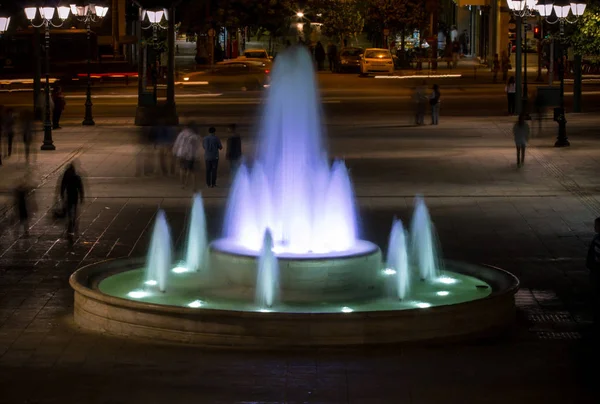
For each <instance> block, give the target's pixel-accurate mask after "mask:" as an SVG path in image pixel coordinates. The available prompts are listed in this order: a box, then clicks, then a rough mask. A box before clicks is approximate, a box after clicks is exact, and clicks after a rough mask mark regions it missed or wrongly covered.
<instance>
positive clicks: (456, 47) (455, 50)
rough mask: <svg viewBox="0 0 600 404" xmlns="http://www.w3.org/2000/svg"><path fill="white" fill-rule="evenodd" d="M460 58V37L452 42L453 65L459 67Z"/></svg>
mask: <svg viewBox="0 0 600 404" xmlns="http://www.w3.org/2000/svg"><path fill="white" fill-rule="evenodd" d="M459 58H460V42H458V39H454V41H453V42H452V67H453V68H455V69H456V68H457V67H458V59H459Z"/></svg>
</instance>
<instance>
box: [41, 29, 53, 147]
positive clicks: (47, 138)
mask: <svg viewBox="0 0 600 404" xmlns="http://www.w3.org/2000/svg"><path fill="white" fill-rule="evenodd" d="M44 25H45V28H46V33H45V39H46V114H45V118H44V143H43V144H42V147H41V149H42V150H56V147H55V146H54V142H53V141H52V121H51V117H50V22H49V21H45V22H44Z"/></svg>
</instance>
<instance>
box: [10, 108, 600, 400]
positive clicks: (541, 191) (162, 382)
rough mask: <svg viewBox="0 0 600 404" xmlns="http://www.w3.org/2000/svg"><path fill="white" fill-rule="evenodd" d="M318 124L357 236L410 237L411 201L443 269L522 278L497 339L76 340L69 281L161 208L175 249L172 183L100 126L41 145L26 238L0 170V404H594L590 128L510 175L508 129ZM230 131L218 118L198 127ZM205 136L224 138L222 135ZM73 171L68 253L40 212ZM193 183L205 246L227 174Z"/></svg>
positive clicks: (545, 142) (248, 123) (503, 125)
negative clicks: (341, 175) (347, 193)
mask: <svg viewBox="0 0 600 404" xmlns="http://www.w3.org/2000/svg"><path fill="white" fill-rule="evenodd" d="M220 108H221V109H223V110H225V109H226V108H227V106H221V107H220ZM326 111H327V104H326ZM474 114H475V113H474ZM245 116H247V119H245V120H242V125H241V126H240V132H241V135H242V138H243V143H244V149H245V151H246V152H247V153H251V151H252V148H253V139H254V135H255V130H254V127H255V120H253V119H252V117H251V113H250V112H247V113H246V115H245ZM327 118H328V121H327V122H328V125H327V130H328V137H329V139H328V143H329V148H330V155H331V156H333V157H337V158H344V159H345V160H346V162H347V165H348V166H349V168H350V170H351V175H352V178H353V180H354V186H355V191H356V196H357V201H358V203H359V206H360V210H361V216H362V223H361V224H362V229H363V234H364V237H365V238H367V239H369V240H372V241H374V242H376V243H378V244H379V245H380V246H384V245H385V242H386V239H387V235H388V231H389V228H390V225H391V220H392V217H393V216H394V215H397V216H398V217H399V218H401V219H402V220H403V221H404V222H406V223H408V222H409V220H410V217H411V212H412V202H413V197H414V195H415V194H423V195H424V196H425V198H426V201H427V203H428V205H429V207H430V210H431V215H432V217H433V220H434V221H435V224H436V228H437V231H438V233H439V237H440V241H441V244H442V247H443V254H444V256H445V257H447V258H449V259H456V260H464V261H469V262H474V263H486V264H490V265H495V266H498V267H501V268H504V269H506V270H508V271H511V272H513V273H515V274H516V275H517V276H518V277H519V278H520V280H521V282H522V283H521V290H520V291H519V292H518V294H517V296H516V301H517V307H518V316H517V319H516V322H515V325H514V327H513V328H512V329H511V330H508V331H507V333H506V334H505V335H502V336H499V337H498V338H495V339H491V340H483V341H475V342H466V343H457V344H454V343H452V344H450V343H448V344H440V345H434V346H419V345H408V346H397V347H380V348H375V349H371V348H368V349H367V348H365V349H348V350H346V349H336V350H328V349H319V350H305V351H300V352H298V351H285V352H244V351H237V350H217V351H215V350H205V349H201V348H196V347H190V346H183V345H170V344H158V343H153V342H152V341H139V340H135V339H123V338H115V337H112V336H110V335H101V334H93V333H88V332H86V331H85V330H82V329H79V328H78V327H77V326H76V325H75V324H74V323H73V320H72V306H73V301H72V299H73V292H72V290H71V289H70V287H69V285H68V277H69V275H70V274H71V273H72V272H73V271H74V270H76V269H77V268H78V267H81V266H83V265H86V264H89V263H94V262H98V261H102V260H105V259H110V258H119V257H140V256H144V255H145V251H146V247H147V245H148V239H149V229H150V228H151V224H152V221H153V218H154V215H155V214H156V211H157V208H158V207H159V206H160V207H161V208H163V209H165V211H166V213H167V216H168V219H169V222H170V225H171V228H172V233H173V238H174V240H175V242H176V245H177V247H178V248H179V250H180V247H181V244H182V237H183V236H182V235H183V232H184V226H185V222H186V217H187V214H188V211H189V208H190V202H191V196H192V190H191V189H190V188H187V189H182V188H181V186H180V185H179V183H178V181H177V178H176V177H174V176H172V177H171V176H166V177H165V176H163V175H162V174H159V173H156V174H149V175H146V176H136V166H137V163H138V162H140V161H145V163H147V164H148V165H149V166H150V165H151V163H152V161H151V160H145V157H144V156H146V155H148V156H151V155H152V153H153V150H152V149H151V148H147V149H145V150H144V149H142V148H141V147H140V146H139V145H138V144H137V138H138V136H137V134H138V129H137V128H134V127H132V126H128V121H126V119H125V118H118V117H113V118H110V117H102V116H99V117H98V123H99V124H98V126H96V127H93V128H84V127H81V126H79V125H77V124H76V123H75V122H73V124H71V123H67V124H66V125H65V127H64V129H62V130H60V131H55V132H54V141H55V144H56V146H57V150H56V151H54V152H38V154H37V156H36V160H35V162H34V163H33V164H32V169H33V171H32V172H33V178H34V180H35V181H36V183H37V185H38V187H37V189H36V190H35V192H34V198H35V201H36V204H37V207H38V209H37V213H36V215H35V217H34V219H33V220H32V221H31V223H30V226H31V229H30V233H31V236H30V237H29V238H22V237H20V236H19V234H17V233H15V232H14V231H13V230H14V229H15V225H14V224H13V222H12V214H13V211H12V208H11V201H12V197H11V189H12V186H13V184H14V183H15V182H16V181H17V180H18V179H19V178H20V177H21V176H22V175H23V172H24V171H25V165H24V162H23V159H22V157H21V159H20V160H19V157H18V156H13V157H11V158H10V159H8V160H5V161H4V165H3V166H2V167H0V206H1V208H0V209H1V210H2V214H1V216H2V219H1V220H2V221H1V222H0V228H1V229H2V232H1V234H0V403H10V404H12V403H131V402H134V403H138V402H144V403H170V402H175V401H178V402H182V403H187V402H201V403H233V402H260V403H279V402H286V403H367V404H372V403H401V404H404V403H439V402H444V403H506V402H514V403H561V404H562V403H587V402H589V403H593V402H597V400H596V399H597V396H596V394H597V390H596V389H597V383H595V379H594V378H593V374H594V373H595V372H596V371H597V369H596V366H595V362H594V358H593V356H592V352H593V351H592V350H591V349H590V345H589V343H588V342H586V341H587V339H586V337H587V335H588V331H589V328H590V324H591V312H590V309H589V307H588V305H587V300H588V298H589V285H588V273H587V270H586V269H585V268H584V260H585V254H586V251H587V244H588V242H589V241H590V239H591V237H592V223H593V219H594V218H595V217H597V216H600V176H599V175H598V172H600V137H599V136H598V129H597V128H598V124H599V123H600V122H599V120H598V118H597V117H596V116H595V115H592V114H571V115H570V117H569V124H568V130H569V136H570V140H571V142H572V146H571V147H570V148H564V149H557V148H554V147H552V146H553V144H554V138H555V136H556V127H555V124H553V123H550V122H546V123H544V128H543V130H542V131H541V133H538V132H537V131H536V132H535V136H534V138H533V139H532V141H531V144H530V147H529V149H528V155H527V160H526V164H525V166H524V167H523V168H521V169H517V167H516V161H515V151H514V146H513V142H512V138H511V134H510V128H511V126H512V124H513V122H514V120H513V118H510V117H501V116H497V117H492V118H480V117H476V116H471V117H453V116H447V117H442V120H441V125H440V126H438V127H433V126H425V127H413V126H410V125H409V120H408V115H406V116H404V115H399V116H396V117H394V116H393V115H391V114H390V115H389V116H385V117H383V118H379V119H378V117H377V115H376V114H375V115H373V116H368V114H364V115H360V116H359V115H358V114H357V116H356V121H354V120H351V121H348V119H347V118H344V116H343V114H342V112H340V113H339V114H338V115H336V116H333V117H332V116H328V117H327ZM127 119H129V118H127ZM230 119H231V117H229V116H228V115H227V111H224V116H219V115H216V114H215V115H214V116H211V117H207V118H200V122H201V123H202V124H209V122H215V123H216V124H219V125H224V124H226V123H229V122H230ZM109 124H110V126H109ZM217 133H218V134H220V135H221V136H225V135H224V127H223V126H217ZM38 141H39V139H38ZM73 159H76V160H78V164H79V166H80V167H81V171H82V173H83V174H84V176H85V182H86V186H87V196H86V201H85V203H84V204H83V205H82V207H81V210H80V233H79V237H78V238H77V239H76V240H75V242H74V244H73V245H72V246H70V245H69V243H68V242H67V241H66V240H65V239H64V236H63V229H64V223H63V222H60V221H56V220H54V219H53V218H52V215H51V212H49V209H50V208H51V207H52V205H53V201H54V195H55V185H56V181H57V180H58V177H59V174H60V173H61V172H62V170H63V169H64V166H65V164H67V163H68V162H69V161H72V160H73ZM203 174H204V173H203V170H201V171H200V172H199V178H200V180H199V182H198V183H199V187H200V190H201V191H202V193H203V197H204V199H205V201H206V204H207V220H208V225H209V232H210V234H211V236H213V237H214V236H217V235H218V234H219V232H220V227H221V223H222V215H223V209H224V205H225V201H226V195H227V192H228V186H229V183H230V179H229V177H228V169H227V166H226V164H224V162H222V163H221V166H220V172H219V175H220V179H219V181H218V184H219V188H216V189H208V188H206V187H204V186H203V181H202V178H203V177H202V176H203Z"/></svg>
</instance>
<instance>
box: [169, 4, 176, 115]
mask: <svg viewBox="0 0 600 404" xmlns="http://www.w3.org/2000/svg"><path fill="white" fill-rule="evenodd" d="M168 24H169V25H168V27H167V35H168V39H167V49H168V52H169V54H168V59H167V105H168V106H169V107H172V106H174V105H175V7H171V8H170V9H169V21H168Z"/></svg>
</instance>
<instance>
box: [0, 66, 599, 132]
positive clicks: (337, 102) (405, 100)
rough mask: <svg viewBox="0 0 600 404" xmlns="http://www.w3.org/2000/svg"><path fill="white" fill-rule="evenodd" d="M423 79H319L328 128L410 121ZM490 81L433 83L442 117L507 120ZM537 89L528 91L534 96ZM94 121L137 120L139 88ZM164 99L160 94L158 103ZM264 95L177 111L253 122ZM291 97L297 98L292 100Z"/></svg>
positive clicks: (588, 103)
mask: <svg viewBox="0 0 600 404" xmlns="http://www.w3.org/2000/svg"><path fill="white" fill-rule="evenodd" d="M422 80H423V79H422V78H419V79H416V78H408V79H394V78H382V79H377V78H359V77H358V76H356V75H352V74H349V75H331V74H320V75H319V84H320V90H321V95H322V101H323V109H324V113H325V116H326V118H327V119H329V120H330V122H340V121H342V122H353V121H361V120H363V119H369V120H373V119H381V120H382V121H385V120H386V119H390V118H394V117H398V116H406V117H409V116H411V115H412V111H413V103H412V100H411V94H412V91H413V88H414V87H415V86H416V85H418V84H420V83H421V82H422ZM489 81H490V80H489V78H487V77H481V78H480V80H479V81H477V80H474V79H473V78H472V77H462V78H441V77H440V78H429V79H428V84H429V85H431V84H432V83H434V82H435V83H439V84H440V86H441V91H442V98H441V100H442V116H464V117H469V116H501V115H505V114H506V97H505V94H504V86H503V85H502V84H491V83H490V82H489ZM535 88H536V84H533V83H532V84H531V85H530V91H532V92H534V91H535ZM565 92H566V93H565V102H566V107H567V111H569V110H570V109H571V105H572V87H571V86H567V87H566V88H565ZM65 94H66V98H67V108H66V110H65V111H64V114H63V119H64V120H65V121H66V122H70V121H71V120H73V121H77V120H80V119H81V118H82V117H83V115H84V102H85V93H84V91H83V89H82V88H71V89H67V90H66V91H65ZM93 94H94V95H93V102H94V117H95V118H129V117H133V116H135V109H136V104H137V86H136V85H135V84H134V85H129V86H127V87H125V86H114V85H113V86H112V87H111V86H96V87H94V89H93ZM161 95H163V96H164V90H160V92H159V97H160V96H161ZM263 95H264V92H261V91H246V92H244V91H219V89H216V88H211V87H210V86H194V87H192V86H178V87H177V96H176V102H177V109H178V112H179V114H180V115H181V116H184V117H185V116H188V117H207V116H219V117H221V118H222V119H227V118H231V119H237V120H253V119H254V118H255V117H256V116H257V113H258V112H259V109H260V105H261V103H262V99H263ZM290 96H291V97H293V96H294V95H293V94H290ZM31 97H32V96H31V92H11V93H7V92H4V93H0V104H4V105H7V106H13V107H16V108H25V107H28V106H29V105H31ZM596 105H600V85H598V84H585V86H584V93H583V106H584V110H586V111H590V110H593V109H594V108H595V106H596Z"/></svg>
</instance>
